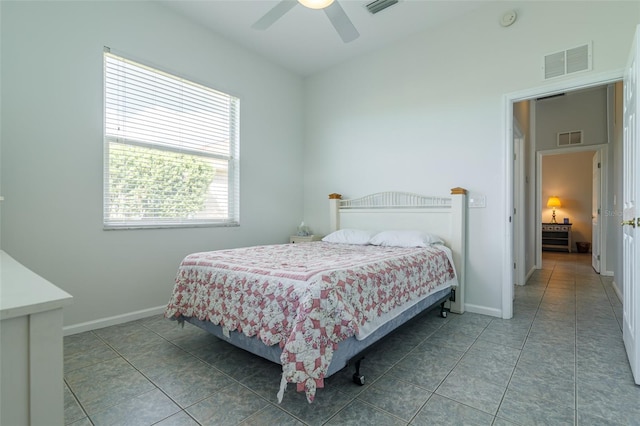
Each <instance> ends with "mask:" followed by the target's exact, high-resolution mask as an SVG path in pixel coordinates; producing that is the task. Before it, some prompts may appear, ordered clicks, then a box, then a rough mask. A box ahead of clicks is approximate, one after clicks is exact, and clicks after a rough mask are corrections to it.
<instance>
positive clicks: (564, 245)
mask: <svg viewBox="0 0 640 426" xmlns="http://www.w3.org/2000/svg"><path fill="white" fill-rule="evenodd" d="M558 249H560V250H567V251H568V252H569V253H571V224H570V223H543V224H542V250H558Z"/></svg>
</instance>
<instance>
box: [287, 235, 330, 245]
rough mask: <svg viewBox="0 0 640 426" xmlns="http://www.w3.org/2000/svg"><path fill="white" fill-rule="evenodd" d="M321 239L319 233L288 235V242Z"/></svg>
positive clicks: (306, 241) (305, 241)
mask: <svg viewBox="0 0 640 426" xmlns="http://www.w3.org/2000/svg"><path fill="white" fill-rule="evenodd" d="M321 239H322V236H320V235H305V236H304V237H303V236H300V235H292V236H290V237H289V242H290V243H292V244H293V243H308V242H311V241H320V240H321Z"/></svg>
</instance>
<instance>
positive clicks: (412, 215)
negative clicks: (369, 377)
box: [185, 188, 467, 399]
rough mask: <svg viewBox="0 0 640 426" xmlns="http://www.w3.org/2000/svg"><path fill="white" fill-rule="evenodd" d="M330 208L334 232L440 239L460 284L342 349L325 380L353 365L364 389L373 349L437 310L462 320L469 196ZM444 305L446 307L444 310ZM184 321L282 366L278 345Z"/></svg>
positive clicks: (367, 200)
mask: <svg viewBox="0 0 640 426" xmlns="http://www.w3.org/2000/svg"><path fill="white" fill-rule="evenodd" d="M329 205H330V228H331V231H335V230H338V229H341V228H342V229H346V228H355V229H365V230H380V231H381V230H402V229H407V230H421V231H425V232H430V233H432V234H435V235H437V236H439V237H440V238H442V239H443V240H444V242H445V244H446V245H447V246H448V247H449V248H450V249H451V251H452V255H453V261H454V267H455V270H456V275H457V280H458V286H457V288H456V287H453V288H451V287H450V288H447V289H444V290H440V291H437V292H435V293H433V294H431V295H430V296H429V297H427V298H425V299H423V300H422V301H420V302H419V303H417V304H415V305H414V306H413V307H412V308H410V309H409V310H408V311H407V312H406V315H404V314H403V316H402V318H401V319H400V318H399V319H396V320H394V321H391V322H390V323H387V324H384V325H383V326H381V327H379V328H378V329H377V330H376V331H375V332H373V333H372V334H371V335H369V336H368V337H367V338H365V339H363V340H357V339H356V338H355V337H351V338H349V339H347V340H344V341H342V342H340V343H339V344H338V349H337V350H336V351H335V352H334V354H333V358H332V360H331V364H330V365H329V370H328V371H327V374H326V376H325V377H329V376H331V375H332V374H334V373H336V372H338V371H340V370H342V369H343V368H344V367H345V366H347V365H349V364H354V365H355V374H354V375H353V380H354V382H356V383H358V384H360V385H363V384H364V376H363V375H361V374H360V362H361V360H362V359H363V358H364V354H365V353H366V350H367V348H369V347H370V346H371V345H373V344H374V343H376V342H377V341H378V340H380V339H382V338H383V337H384V336H386V335H387V334H389V333H391V332H392V331H393V330H395V329H396V328H398V327H399V326H401V325H402V324H404V323H406V322H407V321H409V320H411V319H413V318H414V317H416V316H418V315H419V314H421V313H424V312H425V311H428V310H430V309H432V308H435V307H437V306H440V307H441V314H442V316H446V310H450V311H451V312H454V313H459V314H461V313H463V312H464V287H465V263H466V256H465V252H466V205H467V203H466V190H465V189H463V188H453V189H452V190H451V195H450V196H424V195H418V194H412V193H406V192H381V193H376V194H371V195H367V196H365V197H361V198H356V199H350V200H343V199H342V196H341V195H340V194H335V193H334V194H330V195H329ZM445 303H447V304H448V306H446V307H445ZM185 320H186V321H188V322H190V323H192V324H194V325H196V326H198V327H200V328H202V329H204V330H207V331H208V332H210V333H211V334H213V335H215V336H217V337H219V338H220V339H222V340H225V341H227V342H229V343H231V344H233V345H235V346H237V347H240V348H242V349H245V350H247V351H249V352H251V353H254V354H256V355H259V356H261V357H263V358H266V359H268V360H270V361H272V362H275V363H277V364H280V355H281V353H282V349H281V348H280V347H279V346H278V345H274V346H265V345H264V344H263V343H262V341H260V339H256V338H252V337H247V336H245V335H244V334H242V333H238V332H230V333H229V334H228V335H227V334H225V333H224V332H223V330H222V328H221V327H219V326H217V325H214V324H213V323H211V322H208V321H201V320H198V319H197V318H185ZM354 354H356V355H354ZM281 392H282V391H281ZM278 396H279V399H280V398H281V397H282V395H281V394H279V395H278Z"/></svg>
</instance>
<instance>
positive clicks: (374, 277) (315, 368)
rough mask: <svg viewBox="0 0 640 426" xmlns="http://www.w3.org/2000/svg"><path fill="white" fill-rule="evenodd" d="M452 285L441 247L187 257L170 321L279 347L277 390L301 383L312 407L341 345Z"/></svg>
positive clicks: (279, 249) (304, 247)
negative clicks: (202, 324) (205, 324)
mask: <svg viewBox="0 0 640 426" xmlns="http://www.w3.org/2000/svg"><path fill="white" fill-rule="evenodd" d="M455 284H456V279H455V273H454V269H453V266H452V263H451V261H450V253H447V250H443V249H442V248H440V247H438V246H430V247H426V248H399V247H378V246H370V245H367V246H356V245H349V244H332V243H326V242H313V243H302V244H283V245H271V246H255V247H246V248H240V249H233V250H219V251H214V252H202V253H194V254H191V255H189V256H187V257H186V258H185V259H184V260H183V262H182V263H181V265H180V267H179V269H178V274H177V277H176V284H175V286H174V291H173V293H172V296H171V299H170V301H169V303H168V305H167V308H166V311H165V315H166V316H167V317H169V318H176V319H183V318H193V319H197V320H199V321H201V322H211V323H212V324H215V325H218V326H220V330H221V331H222V334H223V336H226V337H227V338H230V332H231V331H235V332H238V333H242V334H244V335H245V336H247V337H255V338H256V341H257V340H259V341H260V342H262V344H264V345H266V346H277V347H278V349H279V351H280V363H281V364H282V368H283V376H282V385H281V391H282V388H283V387H286V384H287V383H288V382H291V383H296V385H297V389H298V391H305V392H306V396H307V399H308V400H309V401H312V400H313V398H314V395H315V390H316V388H318V387H323V386H324V382H323V379H324V377H326V376H327V374H328V372H329V365H330V364H331V360H332V357H333V353H334V351H335V350H336V349H337V348H338V345H339V344H340V342H343V341H346V340H347V339H349V338H351V337H355V338H356V339H358V338H360V339H363V338H365V337H366V336H365V334H366V333H374V332H376V330H377V329H378V328H379V327H380V326H382V325H383V324H384V323H386V322H388V321H389V320H390V319H391V320H392V319H393V318H396V317H398V315H401V314H402V311H403V310H404V309H406V307H411V306H414V305H416V304H417V303H419V302H420V301H422V300H424V299H425V298H427V297H429V295H430V294H432V293H434V292H436V291H440V290H442V289H445V288H448V287H450V286H451V285H455ZM381 318H382V320H381ZM372 324H373V325H372ZM280 395H281V392H280Z"/></svg>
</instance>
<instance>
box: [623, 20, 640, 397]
mask: <svg viewBox="0 0 640 426" xmlns="http://www.w3.org/2000/svg"><path fill="white" fill-rule="evenodd" d="M638 59H640V25H639V26H638V28H636V34H635V37H634V40H633V44H632V46H631V52H630V53H629V60H628V62H627V67H626V69H625V73H624V106H623V128H624V130H623V132H624V139H623V145H622V155H623V179H622V187H623V188H622V198H623V200H622V202H623V205H622V207H623V209H622V219H623V222H622V225H623V228H622V229H623V231H622V256H623V257H622V265H623V266H622V282H623V285H622V288H623V302H622V303H623V308H622V312H623V314H622V321H623V324H622V335H623V339H624V346H625V348H626V349H627V356H628V358H629V363H630V364H631V370H632V371H633V377H634V380H635V382H636V383H637V384H640V321H639V320H638V315H639V314H640V288H638V287H639V285H638V280H639V279H640V270H639V268H640V248H639V247H638V238H639V237H640V226H639V225H640V217H638V216H640V212H639V211H638V202H640V152H639V149H638V143H639V140H638V139H639V138H640V130H639V129H640V121H639V120H638V111H639V110H640V108H639V104H640V97H639V96H638V95H639V93H638V91H639V90H638V85H639V84H640V67H639V66H638Z"/></svg>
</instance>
